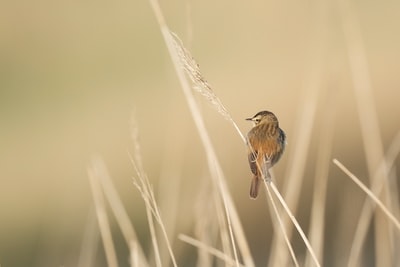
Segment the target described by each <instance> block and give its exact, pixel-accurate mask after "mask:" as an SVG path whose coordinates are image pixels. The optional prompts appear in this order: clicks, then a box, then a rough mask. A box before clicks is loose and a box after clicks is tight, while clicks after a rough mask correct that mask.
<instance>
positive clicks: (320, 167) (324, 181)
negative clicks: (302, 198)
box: [305, 94, 337, 266]
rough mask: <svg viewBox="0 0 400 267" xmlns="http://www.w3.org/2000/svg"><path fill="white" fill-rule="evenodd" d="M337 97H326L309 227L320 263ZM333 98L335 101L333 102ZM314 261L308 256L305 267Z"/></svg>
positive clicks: (312, 243) (311, 239) (311, 241)
mask: <svg viewBox="0 0 400 267" xmlns="http://www.w3.org/2000/svg"><path fill="white" fill-rule="evenodd" d="M335 96H336V95H333V96H332V95H331V94H327V95H326V96H325V99H326V102H327V103H326V104H325V105H324V109H323V114H324V120H323V125H322V126H321V133H320V135H319V136H320V140H319V145H318V146H319V148H318V155H317V161H316V164H315V166H316V167H315V178H314V190H313V191H314V192H313V201H312V207H311V221H310V226H309V229H310V230H309V239H310V243H311V245H312V247H313V248H314V250H315V254H316V256H317V258H318V260H319V261H320V262H323V256H324V253H323V252H324V226H325V210H326V205H325V203H326V194H327V186H328V175H329V166H330V163H331V153H332V145H333V144H332V143H333V135H334V129H335V128H334V127H335V115H336V104H337V103H336V101H335V100H336V98H335ZM332 98H333V100H332ZM311 261H312V259H311V258H310V255H309V254H307V256H306V261H305V266H311Z"/></svg>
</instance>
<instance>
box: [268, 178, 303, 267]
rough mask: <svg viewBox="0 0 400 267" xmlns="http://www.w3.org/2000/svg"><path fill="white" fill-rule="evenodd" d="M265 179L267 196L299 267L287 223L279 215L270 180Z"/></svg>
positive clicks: (294, 260)
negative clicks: (286, 226) (270, 187)
mask: <svg viewBox="0 0 400 267" xmlns="http://www.w3.org/2000/svg"><path fill="white" fill-rule="evenodd" d="M263 181H264V185H265V188H266V189H267V190H266V194H267V197H268V198H269V200H270V201H269V203H271V206H272V208H273V210H274V213H275V218H276V219H277V221H278V224H279V227H280V230H281V231H282V234H283V237H284V239H285V242H286V245H287V246H288V249H289V252H290V255H291V257H292V259H293V262H294V265H295V266H296V267H299V263H298V262H297V258H296V255H295V253H294V250H293V247H292V245H291V244H290V240H289V237H288V235H287V233H286V230H285V225H284V224H283V222H282V219H281V216H280V215H279V211H278V208H277V207H276V204H275V201H274V198H273V197H272V194H271V190H270V189H269V186H268V183H269V182H267V181H266V180H265V179H263ZM271 183H272V181H271Z"/></svg>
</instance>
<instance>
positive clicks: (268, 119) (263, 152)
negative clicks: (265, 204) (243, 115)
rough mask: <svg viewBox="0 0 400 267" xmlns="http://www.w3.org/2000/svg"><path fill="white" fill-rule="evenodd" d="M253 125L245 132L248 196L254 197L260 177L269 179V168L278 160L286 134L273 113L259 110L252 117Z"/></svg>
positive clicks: (283, 147)
mask: <svg viewBox="0 0 400 267" xmlns="http://www.w3.org/2000/svg"><path fill="white" fill-rule="evenodd" d="M246 120H249V121H252V122H253V123H254V127H253V128H252V129H251V130H250V131H249V133H248V134H247V145H248V147H249V151H248V159H249V164H250V169H251V172H252V173H253V179H252V181H251V187H250V198H253V199H255V198H256V197H257V195H258V189H259V185H260V181H261V179H262V178H264V179H266V180H267V181H268V180H270V179H271V175H270V174H269V169H270V168H271V167H272V166H274V164H275V163H277V162H278V160H279V159H280V157H281V156H282V154H283V151H284V150H285V145H286V135H285V132H284V131H283V130H282V129H281V128H279V122H278V119H277V118H276V116H275V115H274V113H272V112H270V111H260V112H258V113H257V114H256V115H254V116H253V117H252V118H247V119H246Z"/></svg>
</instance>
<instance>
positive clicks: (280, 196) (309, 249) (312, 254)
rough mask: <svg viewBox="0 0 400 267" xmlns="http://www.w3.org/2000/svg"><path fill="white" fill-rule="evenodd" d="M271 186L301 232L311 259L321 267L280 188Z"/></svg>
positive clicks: (271, 184) (270, 184) (271, 183)
mask: <svg viewBox="0 0 400 267" xmlns="http://www.w3.org/2000/svg"><path fill="white" fill-rule="evenodd" d="M268 185H269V186H271V188H272V191H273V192H274V194H275V196H276V197H277V198H278V199H279V202H280V203H281V204H282V206H283V208H284V209H285V211H286V213H287V215H288V216H289V218H290V220H291V221H292V223H293V225H294V226H295V227H296V229H297V231H298V232H299V234H300V236H301V238H302V239H303V241H304V244H305V245H306V247H307V249H308V251H309V252H310V254H311V257H312V259H313V261H314V263H315V265H316V266H318V267H320V266H321V265H320V263H319V262H318V259H317V256H316V255H315V252H314V250H313V248H312V247H311V244H310V242H309V241H308V239H307V237H306V235H305V234H304V231H303V229H302V228H301V226H300V224H299V223H298V221H297V219H296V217H295V216H294V215H293V213H292V212H291V211H290V209H289V207H288V205H287V204H286V202H285V200H284V199H283V197H282V195H281V194H280V193H279V190H278V188H276V186H275V184H274V183H273V182H270V183H268Z"/></svg>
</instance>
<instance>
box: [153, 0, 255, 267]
mask: <svg viewBox="0 0 400 267" xmlns="http://www.w3.org/2000/svg"><path fill="white" fill-rule="evenodd" d="M150 3H151V5H152V8H153V11H154V13H155V15H156V19H157V21H158V23H159V26H160V30H161V33H162V34H163V37H164V41H165V43H166V45H167V48H168V51H169V54H170V56H171V59H172V62H173V64H174V68H175V71H176V74H177V76H178V78H179V81H180V83H181V87H182V89H183V92H184V94H185V97H186V100H187V102H188V105H189V108H190V111H191V114H192V116H193V120H194V122H195V124H196V127H197V130H198V132H199V134H200V138H201V140H202V142H203V145H204V147H205V151H206V156H207V161H208V166H209V169H210V172H211V176H212V178H213V181H214V185H215V186H216V187H217V188H218V190H219V192H220V194H221V198H222V200H223V203H224V209H225V215H226V220H227V225H228V229H229V232H230V239H231V245H232V249H233V251H234V255H235V260H236V264H237V265H239V261H238V256H237V251H236V244H235V238H234V237H233V231H235V234H236V237H237V238H236V240H237V241H238V244H239V247H240V249H241V252H242V256H243V260H244V261H245V263H246V265H247V266H250V267H251V266H254V262H253V259H252V258H251V255H250V250H249V247H248V244H247V241H246V238H245V235H244V232H243V228H242V226H241V223H240V220H239V217H238V215H237V212H236V208H235V206H234V205H233V200H232V198H231V196H230V194H229V190H228V188H227V185H226V182H225V178H224V176H223V172H222V170H221V167H220V164H219V161H218V159H217V157H216V153H215V151H214V148H213V146H212V144H211V140H210V138H209V136H208V132H207V130H206V128H205V125H204V121H203V118H202V116H201V112H200V110H199V108H198V106H197V103H196V101H195V99H194V97H193V94H192V92H191V86H190V83H189V81H188V80H187V78H186V74H185V71H184V69H182V67H181V60H180V58H179V55H178V51H177V49H176V41H175V40H174V38H173V37H172V36H171V32H170V31H169V29H168V27H167V25H166V23H165V20H164V17H163V15H162V12H161V9H160V6H159V4H158V2H157V1H156V0H150ZM230 216H232V220H233V225H234V226H235V228H234V229H232V223H231V217H230Z"/></svg>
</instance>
